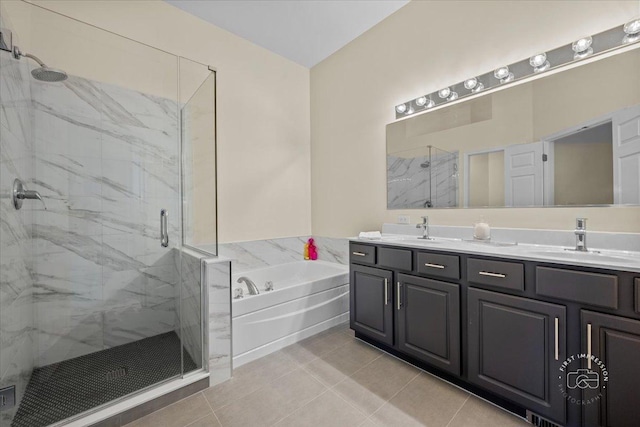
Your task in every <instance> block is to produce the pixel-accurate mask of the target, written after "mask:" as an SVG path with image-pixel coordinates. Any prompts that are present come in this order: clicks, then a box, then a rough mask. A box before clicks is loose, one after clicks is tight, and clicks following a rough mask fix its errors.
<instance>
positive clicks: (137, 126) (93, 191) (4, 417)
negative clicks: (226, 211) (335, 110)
mask: <svg viewBox="0 0 640 427" xmlns="http://www.w3.org/2000/svg"><path fill="white" fill-rule="evenodd" d="M0 30H1V31H2V42H1V43H0V48H2V50H0V244H1V245H0V389H1V390H0V393H1V394H2V396H3V398H2V405H1V406H2V408H1V411H0V426H1V427H9V426H15V427H22V426H25V427H27V426H28V427H38V426H47V425H56V424H58V423H63V422H64V421H65V420H69V419H72V418H74V417H79V416H82V415H83V414H86V413H87V412H88V411H94V410H96V409H97V408H103V407H105V406H106V405H109V404H112V403H113V402H116V401H120V400H122V399H126V398H127V397H128V396H131V395H132V394H134V393H139V392H142V391H145V390H149V389H150V388H152V387H155V386H157V385H158V384H161V383H166V382H167V381H171V380H174V379H178V378H183V377H184V376H185V375H188V374H189V373H190V372H194V371H198V370H202V369H205V370H206V369H207V366H206V363H205V360H206V359H205V357H204V353H205V352H206V348H205V347H206V345H205V344H204V337H203V325H202V319H206V317H205V316H203V315H202V310H203V291H202V285H201V283H200V280H199V278H200V276H199V275H200V272H199V271H197V272H193V271H188V272H187V271H185V268H186V267H185V264H184V263H183V262H182V248H183V247H184V245H185V244H186V245H188V244H189V243H190V242H191V241H193V240H194V239H196V240H197V239H198V238H203V239H206V240H207V243H209V244H211V243H215V241H216V238H217V230H216V226H215V224H216V202H215V197H216V195H215V173H216V172H215V72H214V71H213V70H211V69H209V67H207V66H206V65H203V64H199V63H197V62H194V61H191V60H188V59H185V58H180V57H178V56H175V55H172V54H170V53H167V52H164V51H160V50H157V49H154V48H152V47H149V46H147V45H143V44H141V43H138V42H136V41H132V40H130V39H127V38H124V37H120V36H118V35H115V34H113V33H109V32H107V31H104V30H101V29H98V28H96V27H92V26H90V25H87V24H85V23H82V22H79V21H75V20H73V19H70V18H67V17H65V16H62V15H58V14H56V13H53V12H51V11H49V10H46V9H44V8H41V7H38V6H34V5H31V4H29V3H25V2H20V1H13V2H3V3H2V4H1V5H0ZM33 56H36V57H37V60H36V59H34V58H33ZM38 61H40V62H42V61H44V63H46V64H47V66H48V67H47V66H44V67H43V65H42V64H41V63H39V62H38ZM49 67H51V68H49ZM52 69H56V70H54V71H52ZM57 70H59V71H57ZM62 71H64V73H63V72H62ZM65 76H66V78H65ZM55 80H59V81H55ZM194 159H196V160H194ZM207 177H209V178H210V179H207ZM183 212H184V215H183ZM196 236H197V237H196ZM209 247H212V246H211V245H209ZM213 247H215V245H214V246H213Z"/></svg>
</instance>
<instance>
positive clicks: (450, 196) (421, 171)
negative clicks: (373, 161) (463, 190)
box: [387, 145, 458, 209]
mask: <svg viewBox="0 0 640 427" xmlns="http://www.w3.org/2000/svg"><path fill="white" fill-rule="evenodd" d="M387 162H388V163H387V168H388V170H387V176H388V177H389V180H388V184H387V193H388V194H389V206H390V207H391V209H400V208H403V207H410V208H415V209H424V208H447V207H455V206H457V203H458V152H457V151H456V152H454V153H450V152H448V151H445V150H441V149H439V148H437V147H433V146H431V145H429V146H427V147H421V148H418V149H416V150H407V151H404V152H399V153H395V155H389V156H388V157H387Z"/></svg>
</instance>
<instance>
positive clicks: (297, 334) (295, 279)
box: [231, 261, 349, 367]
mask: <svg viewBox="0 0 640 427" xmlns="http://www.w3.org/2000/svg"><path fill="white" fill-rule="evenodd" d="M243 276H244V277H247V278H249V279H251V281H253V283H255V284H256V286H257V287H258V289H259V290H260V294H259V295H249V292H248V290H247V287H246V285H245V284H244V283H238V278H240V277H243ZM268 281H270V282H272V283H273V288H274V289H273V291H266V290H265V283H266V282H268ZM237 288H241V289H242V291H243V294H244V297H243V298H233V299H232V302H233V304H232V316H233V323H232V331H233V332H232V334H233V364H234V367H238V366H240V365H243V364H245V363H247V362H250V361H252V360H255V359H257V358H260V357H262V356H264V355H266V354H269V353H272V352H274V351H277V350H279V349H281V348H283V347H286V346H288V345H290V344H293V343H295V342H297V341H300V340H302V339H304V338H307V337H309V336H311V335H314V334H316V333H318V332H321V331H323V330H325V329H329V328H331V327H332V326H335V325H338V324H340V323H342V322H345V321H347V320H348V318H349V268H348V267H347V266H345V265H342V264H336V263H331V262H326V261H297V262H292V263H288V264H281V265H275V266H272V267H266V268H261V269H258V270H252V271H247V272H244V273H238V274H234V275H233V277H232V282H231V289H232V297H233V296H234V295H235V290H236V289H237Z"/></svg>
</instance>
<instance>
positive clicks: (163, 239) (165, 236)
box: [160, 209, 169, 248]
mask: <svg viewBox="0 0 640 427" xmlns="http://www.w3.org/2000/svg"><path fill="white" fill-rule="evenodd" d="M167 216H168V213H167V210H166V209H160V245H162V246H163V247H165V248H166V247H167V246H169V231H168V227H167Z"/></svg>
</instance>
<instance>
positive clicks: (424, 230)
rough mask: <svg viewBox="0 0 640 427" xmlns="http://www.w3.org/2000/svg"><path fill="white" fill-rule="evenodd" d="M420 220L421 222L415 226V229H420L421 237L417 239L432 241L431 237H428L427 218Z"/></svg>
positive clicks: (423, 217)
mask: <svg viewBox="0 0 640 427" xmlns="http://www.w3.org/2000/svg"><path fill="white" fill-rule="evenodd" d="M420 218H422V222H421V223H420V224H416V228H422V237H418V239H424V240H433V238H432V237H429V217H428V216H422V217H420Z"/></svg>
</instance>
